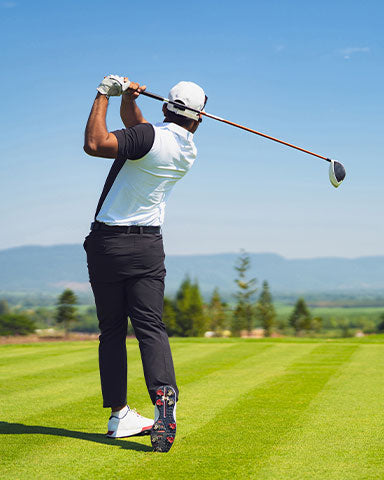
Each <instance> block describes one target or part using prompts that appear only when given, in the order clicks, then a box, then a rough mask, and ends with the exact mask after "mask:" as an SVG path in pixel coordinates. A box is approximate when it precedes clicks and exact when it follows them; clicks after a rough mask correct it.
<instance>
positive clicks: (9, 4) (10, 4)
mask: <svg viewBox="0 0 384 480" xmlns="http://www.w3.org/2000/svg"><path fill="white" fill-rule="evenodd" d="M0 5H1V7H2V8H15V7H17V3H16V2H1V4H0Z"/></svg>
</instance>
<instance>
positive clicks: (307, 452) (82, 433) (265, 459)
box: [0, 336, 384, 480]
mask: <svg viewBox="0 0 384 480" xmlns="http://www.w3.org/2000/svg"><path fill="white" fill-rule="evenodd" d="M171 344H172V345H171V346H172V350H173V354H174V359H175V365H176V374H177V379H178V384H179V388H180V402H179V404H178V410H177V420H178V427H177V428H178V431H177V436H176V440H175V444H174V446H173V448H172V450H171V451H170V452H169V453H167V454H161V453H153V452H152V448H151V445H150V439H149V436H144V437H131V438H127V439H119V440H112V439H108V438H106V437H105V436H104V434H105V432H106V427H107V420H108V415H109V410H107V409H103V408H102V406H101V394H100V386H99V373H98V361H97V342H96V341H88V342H46V343H44V342H41V343H34V344H20V345H2V346H0V395H1V422H0V458H1V462H0V477H1V478H7V479H27V478H28V479H32V478H33V479H63V478H71V479H102V478H110V479H142V480H144V479H157V478H164V477H165V478H169V477H171V478H175V479H184V478H204V479H205V478H206V479H233V478H235V479H237V478H238V479H262V480H268V479H273V480H279V479H284V480H288V479H300V480H304V479H321V480H326V479H335V480H336V479H337V480H341V479H348V480H351V479H358V480H362V479H382V478H384V462H383V460H384V449H383V438H384V411H383V410H384V409H383V398H384V379H383V375H382V371H383V368H384V337H380V336H372V337H366V338H363V339H345V340H334V341H329V340H328V341H327V340H311V339H293V338H292V339H265V340H248V339H234V338H232V339H209V340H208V339H172V340H171ZM127 349H128V378H129V380H128V403H129V404H130V406H131V408H136V409H137V410H138V411H139V412H140V413H141V414H142V415H145V416H149V417H151V416H152V415H153V407H152V405H151V403H150V401H149V397H148V394H147V391H146V387H145V384H144V380H143V375H142V366H141V361H140V356H139V349H138V346H137V341H136V340H134V339H128V340H127Z"/></svg>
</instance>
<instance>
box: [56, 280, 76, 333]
mask: <svg viewBox="0 0 384 480" xmlns="http://www.w3.org/2000/svg"><path fill="white" fill-rule="evenodd" d="M76 303H77V297H76V295H75V294H74V292H73V291H72V290H70V289H69V288H67V289H65V290H64V291H63V293H62V294H61V295H60V296H59V298H58V300H57V310H56V321H57V323H62V324H63V325H64V331H65V334H66V335H68V332H69V327H70V324H71V323H73V322H75V321H76V320H77V319H78V317H77V315H76V307H75V306H74V305H75V304H76Z"/></svg>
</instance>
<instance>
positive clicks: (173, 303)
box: [0, 251, 384, 337]
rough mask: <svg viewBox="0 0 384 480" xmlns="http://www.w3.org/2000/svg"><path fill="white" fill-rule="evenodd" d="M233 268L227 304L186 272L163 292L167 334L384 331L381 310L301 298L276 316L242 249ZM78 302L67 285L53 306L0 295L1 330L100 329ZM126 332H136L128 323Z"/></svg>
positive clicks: (264, 286)
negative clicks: (346, 312) (330, 310)
mask: <svg viewBox="0 0 384 480" xmlns="http://www.w3.org/2000/svg"><path fill="white" fill-rule="evenodd" d="M234 269H235V278H234V284H235V293H234V295H233V302H231V303H229V302H226V301H224V300H223V299H222V297H221V295H220V292H219V290H218V288H214V289H213V291H212V293H211V295H210V297H209V298H208V300H206V301H204V299H203V296H202V294H201V291H200V288H199V285H198V282H197V281H195V280H191V278H190V277H188V276H186V277H185V279H184V280H183V281H182V283H181V285H180V287H179V289H178V290H177V292H176V294H175V295H174V296H172V297H170V296H167V297H165V299H164V310H163V321H164V323H165V325H166V328H167V331H168V334H169V335H170V336H179V337H199V336H203V335H205V336H253V337H254V336H258V337H261V336H266V337H268V336H280V335H297V336H303V335H306V336H343V337H346V336H352V335H354V334H355V333H356V331H357V330H362V331H364V332H365V333H381V332H383V333H384V313H382V314H380V316H378V318H376V319H375V320H374V321H373V320H372V319H367V318H365V317H363V318H361V317H357V318H356V317H353V316H346V317H345V318H342V319H334V318H332V317H331V318H330V317H329V315H328V316H326V315H325V316H324V318H321V317H319V316H316V315H313V314H312V313H311V310H310V308H309V307H308V305H307V303H306V301H305V299H304V298H299V299H297V301H296V303H295V304H294V306H293V308H292V310H291V312H289V313H286V314H284V315H281V314H280V315H278V314H277V312H276V307H275V304H274V301H273V298H272V295H271V292H270V288H269V285H268V282H267V281H264V282H263V283H262V286H261V289H260V292H259V291H258V288H257V281H256V279H255V278H248V273H249V269H250V258H249V256H248V255H247V253H246V252H244V251H243V252H241V254H240V255H239V257H238V259H237V261H236V264H235V266H234ZM79 300H80V302H79ZM79 303H81V299H79V298H78V297H77V296H76V295H75V293H74V292H73V291H72V290H70V289H66V290H64V291H63V292H62V293H61V294H60V296H59V297H58V298H57V299H56V302H55V305H51V306H40V307H32V308H28V309H26V308H19V307H17V306H9V304H8V303H7V301H6V300H4V299H3V300H0V335H25V334H28V333H33V332H34V331H35V330H36V329H37V328H38V329H43V330H44V329H45V330H47V329H50V328H51V329H52V328H53V329H56V330H57V329H59V330H61V331H63V332H64V333H65V334H67V333H69V332H71V331H77V332H89V333H94V332H98V320H97V316H96V308H95V307H94V306H89V305H88V306H85V305H79ZM280 308H281V307H280ZM128 334H129V335H133V334H134V332H133V329H132V325H131V324H130V323H129V324H128Z"/></svg>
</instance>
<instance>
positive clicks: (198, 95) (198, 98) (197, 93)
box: [167, 82, 207, 120]
mask: <svg viewBox="0 0 384 480" xmlns="http://www.w3.org/2000/svg"><path fill="white" fill-rule="evenodd" d="M168 98H169V100H171V101H172V102H177V103H182V104H184V105H186V106H187V107H191V108H194V109H195V110H202V109H203V108H204V106H205V104H206V101H207V100H206V99H207V97H206V95H205V93H204V90H203V89H202V88H201V87H199V85H197V84H196V83H193V82H179V83H177V84H176V85H175V86H174V87H172V88H171V90H170V91H169V94H168ZM167 109H168V110H170V111H171V112H174V113H177V114H178V115H182V116H183V117H188V118H192V119H193V120H199V114H198V113H195V112H191V111H189V110H181V109H179V108H177V107H175V106H174V105H172V104H169V103H168V104H167Z"/></svg>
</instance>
